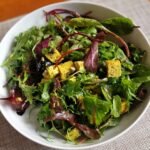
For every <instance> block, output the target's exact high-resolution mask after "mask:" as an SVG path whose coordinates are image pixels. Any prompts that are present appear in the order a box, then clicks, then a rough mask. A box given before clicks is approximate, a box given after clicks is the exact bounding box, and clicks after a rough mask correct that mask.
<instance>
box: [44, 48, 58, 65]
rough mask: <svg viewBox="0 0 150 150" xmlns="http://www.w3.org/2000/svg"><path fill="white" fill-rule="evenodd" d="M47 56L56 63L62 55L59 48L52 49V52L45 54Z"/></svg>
mask: <svg viewBox="0 0 150 150" xmlns="http://www.w3.org/2000/svg"><path fill="white" fill-rule="evenodd" d="M45 56H46V58H47V59H49V60H50V61H51V62H53V63H55V62H56V60H58V58H60V57H61V54H60V52H59V51H58V50H57V49H54V50H52V52H50V53H48V54H45Z"/></svg>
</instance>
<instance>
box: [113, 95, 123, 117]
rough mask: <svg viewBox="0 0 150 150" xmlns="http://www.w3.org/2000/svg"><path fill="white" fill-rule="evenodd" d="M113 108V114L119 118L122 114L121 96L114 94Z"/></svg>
mask: <svg viewBox="0 0 150 150" xmlns="http://www.w3.org/2000/svg"><path fill="white" fill-rule="evenodd" d="M112 103H113V104H112V110H111V114H112V115H113V116H114V117H115V118H119V117H120V114H121V98H120V96H118V95H116V96H113V102H112Z"/></svg>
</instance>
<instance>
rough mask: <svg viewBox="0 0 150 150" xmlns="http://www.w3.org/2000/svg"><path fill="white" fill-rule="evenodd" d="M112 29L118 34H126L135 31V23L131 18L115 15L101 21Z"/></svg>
mask: <svg viewBox="0 0 150 150" xmlns="http://www.w3.org/2000/svg"><path fill="white" fill-rule="evenodd" d="M101 23H102V25H104V26H105V27H106V28H108V29H109V30H110V31H112V32H115V33H116V34H118V35H126V34H129V33H131V32H132V31H133V28H134V24H133V22H132V21H131V20H130V19H129V18H125V17H113V18H109V19H106V20H104V21H102V22H101Z"/></svg>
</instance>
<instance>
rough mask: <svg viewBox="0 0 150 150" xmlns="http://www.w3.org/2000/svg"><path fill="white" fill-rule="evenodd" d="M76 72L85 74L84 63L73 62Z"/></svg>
mask: <svg viewBox="0 0 150 150" xmlns="http://www.w3.org/2000/svg"><path fill="white" fill-rule="evenodd" d="M74 65H75V68H76V70H78V71H80V72H85V67H84V62H83V61H75V62H74Z"/></svg>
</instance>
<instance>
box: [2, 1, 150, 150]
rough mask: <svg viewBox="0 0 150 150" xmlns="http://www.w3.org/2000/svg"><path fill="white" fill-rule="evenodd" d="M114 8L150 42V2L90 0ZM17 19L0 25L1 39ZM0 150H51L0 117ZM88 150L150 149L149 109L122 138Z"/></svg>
mask: <svg viewBox="0 0 150 150" xmlns="http://www.w3.org/2000/svg"><path fill="white" fill-rule="evenodd" d="M89 1H90V2H91V1H93V2H97V3H100V4H103V5H107V6H109V7H111V8H115V9H117V10H119V11H120V12H122V13H124V14H126V15H127V16H128V17H130V18H132V19H133V20H134V21H135V22H136V23H137V24H138V25H140V27H141V28H142V30H143V31H144V33H145V34H146V35H147V37H148V39H149V40H150V0H89ZM19 19H20V17H18V18H14V19H12V20H8V21H5V22H2V23H0V39H1V38H2V37H3V36H4V34H5V33H6V32H7V31H8V29H9V28H10V27H12V25H13V24H14V23H15V22H16V21H18V20H19ZM0 150H52V149H48V148H46V147H43V146H40V145H38V144H35V143H33V142H32V141H29V140H28V139H26V138H25V137H23V136H22V135H20V134H19V133H18V132H16V131H15V130H14V129H13V128H12V127H11V126H10V125H9V124H8V123H7V122H6V120H5V119H4V118H3V116H2V115H1V114H0ZM89 150H150V108H149V109H148V111H147V112H146V113H145V115H144V117H143V118H142V119H141V120H140V121H139V122H138V124H136V125H135V126H134V128H132V129H131V130H130V131H128V132H127V133H126V134H124V136H122V137H120V138H117V139H116V140H114V141H112V142H109V143H108V144H104V145H102V146H99V147H96V148H92V149H89Z"/></svg>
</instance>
